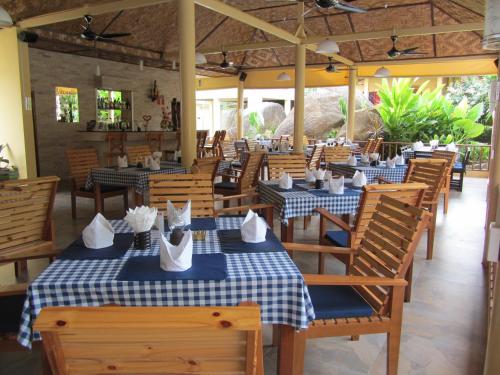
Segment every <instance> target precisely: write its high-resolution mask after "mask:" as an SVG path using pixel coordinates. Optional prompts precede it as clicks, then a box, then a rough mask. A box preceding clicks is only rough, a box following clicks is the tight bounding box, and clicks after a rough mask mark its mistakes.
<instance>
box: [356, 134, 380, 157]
mask: <svg viewBox="0 0 500 375" xmlns="http://www.w3.org/2000/svg"><path fill="white" fill-rule="evenodd" d="M374 142H375V139H373V138H369V139H368V140H367V141H366V143H365V144H364V146H363V147H360V148H357V149H355V150H353V151H352V153H353V154H357V155H359V154H361V155H364V154H368V153H369V152H370V150H371V149H372V148H373V144H374Z"/></svg>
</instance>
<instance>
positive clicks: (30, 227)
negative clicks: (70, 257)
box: [0, 176, 59, 277]
mask: <svg viewBox="0 0 500 375" xmlns="http://www.w3.org/2000/svg"><path fill="white" fill-rule="evenodd" d="M58 182H59V177H56V176H50V177H39V178H33V179H21V180H10V181H2V182H0V223H1V225H0V265H1V264H5V263H11V262H15V265H16V268H15V271H16V276H17V277H25V276H27V275H26V274H27V260H28V259H35V258H52V257H54V256H55V255H57V252H56V251H55V245H54V241H55V236H54V227H53V222H52V210H53V208H54V199H55V196H56V192H57V183H58Z"/></svg>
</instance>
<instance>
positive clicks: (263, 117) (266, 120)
mask: <svg viewBox="0 0 500 375" xmlns="http://www.w3.org/2000/svg"><path fill="white" fill-rule="evenodd" d="M254 112H255V113H256V117H257V118H258V121H259V123H260V125H261V126H259V128H258V129H255V128H254V127H252V126H251V124H250V115H251V114H252V113H254ZM253 116H255V115H253ZM221 117H222V118H221V125H222V129H226V130H227V134H228V135H229V136H230V137H231V138H233V139H234V138H235V137H236V121H237V120H236V110H229V111H224V112H223V113H222V115H221ZM285 117H286V115H285V110H284V108H283V106H282V105H281V104H278V103H273V102H263V103H262V104H261V105H260V106H259V107H258V108H247V109H245V110H244V111H243V131H244V133H245V135H248V136H250V137H253V136H255V135H256V134H258V133H260V134H264V133H266V132H270V133H271V134H274V132H275V131H276V129H277V128H278V126H279V125H280V124H281V122H282V121H283V120H284V119H285Z"/></svg>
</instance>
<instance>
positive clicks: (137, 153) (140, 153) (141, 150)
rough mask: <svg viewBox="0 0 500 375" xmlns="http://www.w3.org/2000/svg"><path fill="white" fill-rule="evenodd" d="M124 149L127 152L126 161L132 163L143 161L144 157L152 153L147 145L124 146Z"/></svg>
mask: <svg viewBox="0 0 500 375" xmlns="http://www.w3.org/2000/svg"><path fill="white" fill-rule="evenodd" d="M125 150H126V152H127V161H128V163H129V164H132V165H136V164H138V163H144V159H145V158H146V157H148V156H151V154H152V152H151V148H150V147H149V145H137V146H126V147H125Z"/></svg>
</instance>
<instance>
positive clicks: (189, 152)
mask: <svg viewBox="0 0 500 375" xmlns="http://www.w3.org/2000/svg"><path fill="white" fill-rule="evenodd" d="M177 9H178V16H177V25H178V28H179V30H178V32H179V46H180V50H179V59H180V63H179V68H180V78H181V154H182V165H183V166H184V167H186V168H189V167H190V166H191V164H192V163H193V160H194V159H195V158H196V93H195V80H196V79H195V77H196V71H195V26H194V25H195V18H194V0H178V1H177Z"/></svg>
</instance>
